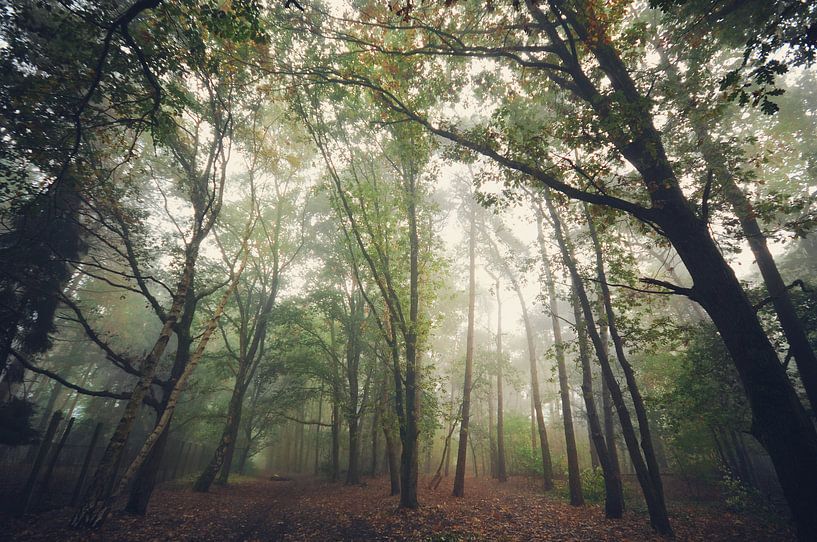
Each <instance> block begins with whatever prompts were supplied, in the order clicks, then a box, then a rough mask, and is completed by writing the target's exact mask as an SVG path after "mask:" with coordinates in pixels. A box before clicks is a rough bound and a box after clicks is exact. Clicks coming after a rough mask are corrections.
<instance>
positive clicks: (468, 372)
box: [453, 202, 477, 497]
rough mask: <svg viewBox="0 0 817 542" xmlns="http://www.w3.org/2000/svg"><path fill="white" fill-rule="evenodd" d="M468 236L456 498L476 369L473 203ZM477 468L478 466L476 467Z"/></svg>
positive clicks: (461, 492) (462, 485)
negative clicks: (464, 335)
mask: <svg viewBox="0 0 817 542" xmlns="http://www.w3.org/2000/svg"><path fill="white" fill-rule="evenodd" d="M470 206H471V217H470V219H471V220H470V230H469V235H468V330H467V335H466V343H465V381H464V382H463V385H462V419H461V420H460V440H459V445H458V447H457V467H456V472H455V473H454V492H453V494H454V496H455V497H462V496H464V495H465V462H466V458H467V455H468V423H469V420H470V417H471V387H472V383H471V380H472V378H473V370H474V369H473V367H474V304H475V298H476V269H475V268H476V234H477V224H476V204H475V202H471V205H470ZM475 466H476V465H475Z"/></svg>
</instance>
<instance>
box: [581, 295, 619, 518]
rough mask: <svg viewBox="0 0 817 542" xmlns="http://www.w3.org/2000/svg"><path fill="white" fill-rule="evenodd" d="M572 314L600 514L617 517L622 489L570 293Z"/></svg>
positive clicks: (584, 332)
mask: <svg viewBox="0 0 817 542" xmlns="http://www.w3.org/2000/svg"><path fill="white" fill-rule="evenodd" d="M573 317H574V318H575V321H576V335H577V337H578V343H579V360H580V361H581V365H582V397H584V405H585V408H586V410H587V426H588V430H589V432H590V440H591V442H590V447H591V449H593V450H594V451H595V454H596V461H597V462H598V464H599V465H600V466H601V471H602V473H603V475H604V514H605V516H607V517H608V518H620V517H622V516H623V515H624V488H623V486H622V484H621V472H620V471H619V469H618V456H617V455H615V451H614V450H615V441H613V440H611V439H610V438H609V437H607V440H606V441H605V436H604V434H603V429H602V424H601V420H600V419H599V413H598V410H597V409H596V397H595V394H594V393H593V370H592V368H591V365H590V352H589V347H588V344H587V326H586V323H585V321H584V318H583V317H582V310H581V307H579V301H578V299H577V298H576V296H573Z"/></svg>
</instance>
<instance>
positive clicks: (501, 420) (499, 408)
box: [496, 279, 508, 482]
mask: <svg viewBox="0 0 817 542" xmlns="http://www.w3.org/2000/svg"><path fill="white" fill-rule="evenodd" d="M499 287H500V284H499V279H497V280H496V364H497V365H496V476H497V479H499V481H500V482H506V481H507V480H508V473H507V470H506V466H505V406H504V397H503V389H502V384H503V382H502V368H503V365H504V359H503V358H502V299H501V296H500V290H499Z"/></svg>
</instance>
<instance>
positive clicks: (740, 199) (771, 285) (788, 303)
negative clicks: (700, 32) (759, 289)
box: [657, 45, 817, 412]
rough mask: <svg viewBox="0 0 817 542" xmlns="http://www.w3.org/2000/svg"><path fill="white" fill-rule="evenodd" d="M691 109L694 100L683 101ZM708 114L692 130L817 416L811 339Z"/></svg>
mask: <svg viewBox="0 0 817 542" xmlns="http://www.w3.org/2000/svg"><path fill="white" fill-rule="evenodd" d="M657 50H658V53H659V56H660V57H661V61H662V62H661V64H662V67H664V68H665V71H666V73H667V74H668V76H669V78H670V80H672V81H674V82H675V83H676V86H678V85H680V83H681V79H680V76H679V74H678V70H677V68H676V67H675V65H674V64H672V63H671V62H669V60H668V59H667V57H666V54H665V52H664V49H663V47H661V46H660V45H659V46H658V47H657ZM682 100H683V101H685V102H687V105H690V100H688V99H683V98H682ZM705 115H706V112H705V111H692V112H691V113H690V114H689V115H688V117H689V119H690V121H691V122H692V128H693V130H694V131H695V135H696V136H697V138H698V148H699V149H700V151H701V155H702V156H703V158H704V160H705V161H706V164H707V167H708V168H709V170H710V175H714V177H715V179H716V180H717V182H718V184H720V185H721V187H722V189H723V190H722V193H723V196H724V198H725V199H726V201H728V202H729V205H730V206H731V207H732V212H733V213H734V214H735V216H736V217H737V219H738V222H739V223H740V227H741V230H742V231H743V235H744V237H745V238H746V241H747V242H748V244H749V248H750V249H751V251H752V254H753V255H754V257H755V262H756V263H757V267H758V269H759V270H760V274H761V276H762V277H763V283H764V284H765V286H766V290H767V291H768V293H769V297H770V298H771V301H772V305H773V306H774V309H775V312H776V313H777V318H778V320H779V322H780V327H781V328H782V329H783V333H784V334H785V335H786V341H787V342H788V343H789V353H790V354H791V355H792V357H793V358H794V361H795V363H796V364H797V370H798V372H799V373H800V379H801V381H802V382H803V387H804V388H805V390H806V395H807V396H808V399H809V403H810V404H811V408H812V410H813V411H814V412H817V356H815V353H814V350H813V349H812V348H811V344H810V343H809V340H808V336H807V335H806V331H805V328H804V327H803V323H802V321H801V320H800V317H799V316H798V315H797V310H796V309H795V307H794V303H793V302H792V299H791V295H789V290H788V288H786V283H785V282H784V281H783V277H782V276H781V275H780V270H779V269H778V268H777V264H776V263H775V261H774V257H772V254H771V252H770V251H769V247H768V245H767V243H766V236H765V235H764V233H763V230H762V229H761V227H760V224H759V223H758V220H757V214H756V213H755V210H754V208H753V207H752V203H751V202H750V201H749V198H747V197H746V194H745V193H744V192H743V190H741V188H740V187H739V186H738V184H737V182H736V180H735V177H734V175H733V174H732V171H731V170H730V168H729V165H728V164H727V161H726V156H725V154H724V151H723V149H722V148H721V145H720V144H719V143H718V142H717V141H715V140H714V139H713V137H712V135H711V133H710V131H709V126H708V124H707V121H706V117H705Z"/></svg>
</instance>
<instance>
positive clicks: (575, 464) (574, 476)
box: [537, 216, 584, 506]
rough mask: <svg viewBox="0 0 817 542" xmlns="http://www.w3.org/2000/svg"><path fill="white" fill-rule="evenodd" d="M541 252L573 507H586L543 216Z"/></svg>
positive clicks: (539, 228)
mask: <svg viewBox="0 0 817 542" xmlns="http://www.w3.org/2000/svg"><path fill="white" fill-rule="evenodd" d="M537 230H538V241H539V251H540V253H541V257H542V269H543V271H544V279H545V285H546V287H547V295H548V304H549V309H550V322H551V326H552V328H553V347H554V348H555V349H556V366H557V370H558V372H559V394H560V396H561V399H562V420H563V421H564V427H565V447H566V448H567V476H568V485H569V487H570V504H572V505H573V506H581V505H583V504H584V496H583V494H582V479H581V472H580V471H579V452H578V450H577V449H576V432H575V430H574V428H573V413H572V411H571V409H570V387H569V386H568V383H567V367H566V364H565V352H564V342H563V341H562V324H561V321H560V319H559V299H558V298H557V297H556V283H555V281H554V279H553V273H552V271H551V268H550V258H549V257H548V252H547V245H546V244H545V236H544V233H543V232H542V217H541V216H539V217H538V220H537Z"/></svg>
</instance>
